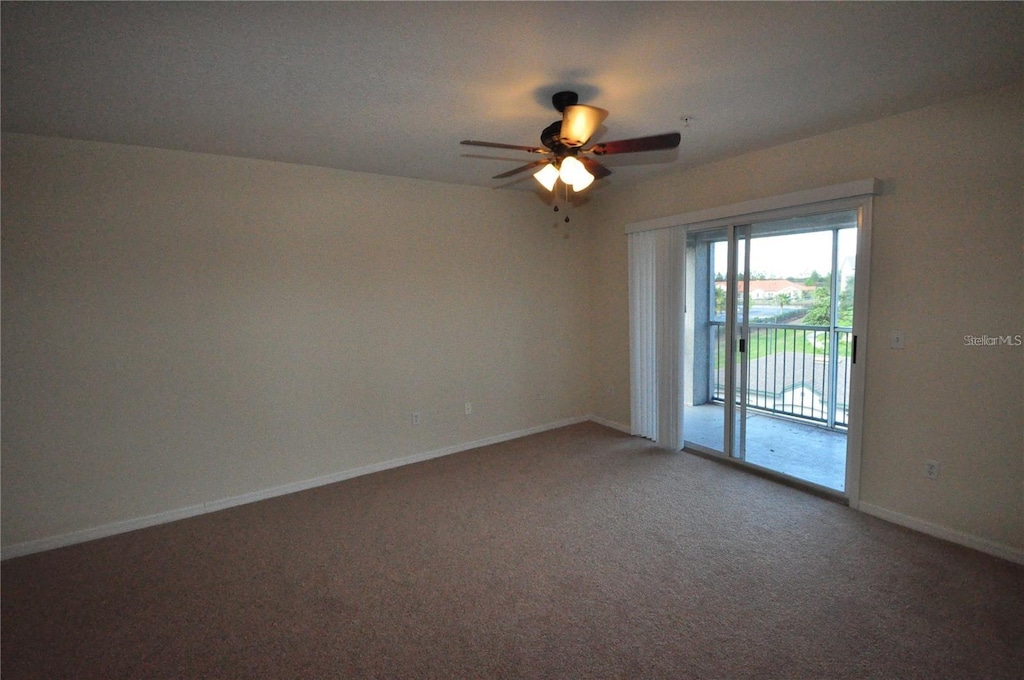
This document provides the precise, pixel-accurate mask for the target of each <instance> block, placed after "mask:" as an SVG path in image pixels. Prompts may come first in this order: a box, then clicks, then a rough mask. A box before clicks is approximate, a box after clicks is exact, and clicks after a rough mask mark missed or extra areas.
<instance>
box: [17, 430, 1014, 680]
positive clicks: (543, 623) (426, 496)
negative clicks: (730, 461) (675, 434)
mask: <svg viewBox="0 0 1024 680" xmlns="http://www.w3.org/2000/svg"><path fill="white" fill-rule="evenodd" d="M2 579H3V586H2V587H3V601H2V625H3V628H2V669H0V670H2V673H3V678H4V680H15V679H16V678H47V679H53V678H76V679H77V678H105V679H107V678H928V679H933V678H958V679H959V678H1015V679H1016V678H1021V677H1024V567H1022V566H1020V565H1015V564H1013V563H1010V562H1007V561H1004V560H1000V559H997V558H994V557H990V556H987V555H984V554H981V553H978V552H974V551H972V550H968V549H966V548H962V547H959V546H956V545H952V544H949V543H945V542H942V541H939V540H936V539H933V538H930V537H927V536H923V535H919V534H916V533H914V532H911V531H908V530H905V529H902V528H900V527H898V526H895V525H891V524H888V523H886V522H883V521H881V520H878V519H875V518H872V517H869V516H866V515H863V514H860V513H857V512H854V511H852V510H850V509H849V508H846V507H844V506H842V505H839V504H836V503H833V502H830V501H827V500H823V499H821V498H817V497H814V496H811V495H808V494H805V493H802V492H800V491H798V490H795V489H792V488H789V487H786V486H783V485H780V484H777V483H774V482H771V481H769V480H765V479H761V478H759V477H756V476H751V475H748V474H745V473H743V472H741V471H738V470H735V469H732V468H730V467H728V466H724V465H720V464H717V463H715V462H713V461H709V460H705V459H702V458H699V457H696V456H691V455H688V454H684V453H676V454H672V453H667V452H664V451H659V450H658V449H655V448H653V447H651V446H649V445H648V444H646V443H645V442H644V441H642V440H638V439H635V438H631V437H628V436H626V435H623V434H621V433H618V432H615V431H613V430H610V429H607V428H604V427H601V426H599V425H595V424H592V423H585V424H582V425H576V426H572V427H567V428H563V429H560V430H556V431H552V432H547V433H543V434H539V435H535V436H531V437H526V438H523V439H519V440H516V441H512V442H507V443H504V444H498V445H494V446H488V447H485V448H481V449H476V450H474V451H467V452H464V453H460V454H455V455H452V456H448V457H446V458H440V459H436V460H432V461H428V462H425V463H420V464H416V465H411V466H407V467H404V468H399V469H394V470H389V471H386V472H381V473H378V474H374V475H370V476H366V477H361V478H357V479H352V480H348V481H345V482H341V483H338V484H333V485H330V486H325V487H320V488H317V489H313V490H310V491H305V492H302V493H297V494H293V495H290V496H283V497H280V498H275V499H272V500H268V501H263V502H259V503H254V504H251V505H246V506H241V507H237V508H232V509H229V510H224V511H221V512H217V513H214V514H210V515H205V516H201V517H196V518H192V519H187V520H182V521H179V522H174V523H172V524H166V525H162V526H158V527H153V528H150V529H144V530H141V531H136V532H132V533H129V534H122V535H120V536H114V537H111V538H106V539H102V540H97V541H93V542H90V543H87V544H81V545H77V546H71V547H68V548H62V549H58V550H53V551H50V552H47V553H41V554H37V555H30V556H26V557H20V558H14V559H10V560H7V561H6V562H4V563H3V565H2Z"/></svg>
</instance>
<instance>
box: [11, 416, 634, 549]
mask: <svg viewBox="0 0 1024 680" xmlns="http://www.w3.org/2000/svg"><path fill="white" fill-rule="evenodd" d="M587 420H592V418H591V417H589V416H577V417H574V418H565V419H563V420H557V421H555V422H552V423H547V424H545V425H538V426H536V427H530V428H526V429H523V430H516V431H515V432H507V433H505V434H500V435H495V436H493V437H486V438H484V439H478V440H476V441H471V442H466V443H464V444H456V445H454V446H447V447H445V448H442V449H434V450H433V451H424V452H422V453H415V454H412V455H410V456H404V457H402V458H394V459H392V460H385V461H381V462H380V463H373V464H372V465H363V466H361V467H357V468H352V469H349V470H342V471H341V472H335V473H332V474H329V475H323V476H321V477H314V478H313V479H306V480H302V481H299V482H292V483H290V484H282V485H280V486H274V487H271V488H269V489H260V490H258V491H252V492H249V493H245V494H241V495H239V496H231V497H229V498H221V499H218V500H213V501H208V502H205V503H199V504H197V505H190V506H188V507H184V508H176V509H174V510H168V511H166V512H160V513H157V514H155V515H146V516H144V517H135V518H132V519H127V520H122V521H119V522H111V523H110V524H103V525H101V526H97V527H91V528H88V529H82V530H79V531H73V532H70V533H67V534H61V535H59V536H48V537H46V538H40V539H36V540H33V541H25V542H23V543H15V544H13V545H9V546H4V547H3V550H2V554H0V559H8V558H10V557H21V556H22V555H30V554H32V553H37V552H43V551H44V550H53V549H54V548H63V547H65V546H69V545H74V544H76V543H84V542H85V541H92V540H95V539H97V538H105V537H107V536H113V535H115V534H123V533H126V532H128V531H135V530H136V529H145V528H146V527H151V526H156V525H157V524H165V523H167V522H174V521H177V520H179V519H186V518H188V517H195V516H196V515H202V514H205V513H208V512H216V511H218V510H225V509H227V508H233V507H235V506H236V505H245V504H246V503H255V502H256V501H262V500H266V499H268V498H274V497H275V496H283V495H285V494H289V493H295V492H297V491H305V490H306V489H312V488H315V487H318V486H324V485H325V484H334V483H335V482H342V481H344V480H346V479H352V478H353V477H361V476H362V475H369V474H372V473H374V472H381V471H383V470H389V469H391V468H396V467H401V466H403V465H411V464H412V463H419V462H421V461H425V460H430V459H431V458H440V457H442V456H448V455H451V454H453V453H459V452H460V451H468V450H470V449H476V448H480V447H481V446H488V445H490V444H499V443H501V442H505V441H509V440H512V439H518V438H520V437H526V436H528V435H531V434H539V433H541V432H546V431H548V430H555V429H558V428H560V427H565V426H567V425H575V424H577V423H582V422H585V421H587ZM602 424H604V423H602ZM610 426H611V427H614V425H610Z"/></svg>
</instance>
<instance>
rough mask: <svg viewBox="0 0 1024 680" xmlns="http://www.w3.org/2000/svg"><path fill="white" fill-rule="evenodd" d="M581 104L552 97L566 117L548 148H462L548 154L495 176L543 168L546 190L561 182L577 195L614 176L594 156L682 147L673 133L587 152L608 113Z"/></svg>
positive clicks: (563, 95)
mask: <svg viewBox="0 0 1024 680" xmlns="http://www.w3.org/2000/svg"><path fill="white" fill-rule="evenodd" d="M578 102H579V95H577V94H576V93H575V92H571V91H563V92H556V93H555V94H554V95H553V96H552V97H551V103H552V105H553V106H554V107H555V109H556V110H557V111H558V112H559V113H561V114H562V119H561V120H556V121H555V122H554V123H552V124H551V125H549V126H547V127H546V128H544V130H543V132H541V135H540V141H541V144H543V145H544V146H543V148H541V147H532V146H519V145H516V144H502V143H498V142H478V141H475V140H469V139H467V140H463V141H462V144H467V145H470V146H486V147H490V148H495V149H514V150H517V151H526V152H529V153H540V154H545V155H547V158H546V159H544V160H539V161H532V162H530V163H527V164H526V165H523V166H520V167H518V168H515V169H513V170H509V171H507V172H503V173H501V174H499V175H495V176H494V179H503V178H505V177H511V176H513V175H516V174H519V173H520V172H524V171H526V170H532V169H533V168H536V167H538V166H543V167H541V168H540V170H538V171H537V172H535V173H534V175H533V176H534V178H536V180H537V181H538V182H539V183H540V184H541V185H542V186H543V187H544V188H545V189H547V190H548V191H554V190H555V184H556V183H557V182H558V181H559V180H561V182H562V183H563V184H564V185H566V187H572V190H573V191H575V192H577V193H578V192H580V191H583V190H584V189H586V188H587V187H589V186H590V185H591V184H593V182H594V180H595V179H600V178H602V177H607V176H608V175H610V174H611V173H612V171H611V170H609V169H608V168H606V167H605V166H604V165H602V164H601V163H598V162H597V161H596V160H594V159H593V158H591V157H590V156H591V155H595V156H606V155H608V154H616V153H634V152H638V151H658V150H661V149H674V148H676V147H678V146H679V142H680V139H681V137H680V135H679V133H678V132H669V133H666V134H661V135H652V136H649V137H637V138H634V139H622V140H618V141H613V142H603V143H600V144H594V145H592V146H590V147H587V148H584V146H586V144H587V143H588V142H589V141H590V139H591V138H592V137H593V136H594V133H596V132H597V130H598V128H600V127H601V123H602V122H603V121H604V119H605V118H607V117H608V112H607V111H605V110H604V109H599V108H597V107H596V106H587V105H585V104H579V103H578Z"/></svg>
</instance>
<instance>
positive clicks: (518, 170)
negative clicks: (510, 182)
mask: <svg viewBox="0 0 1024 680" xmlns="http://www.w3.org/2000/svg"><path fill="white" fill-rule="evenodd" d="M548 163H550V161H549V160H548V159H546V158H545V159H544V160H539V161H534V162H532V163H527V164H526V165H522V166H520V167H518V168H516V169H515V170H509V171H508V172H503V173H501V174H500V175H495V176H494V177H492V178H491V179H505V178H506V177H511V176H512V175H518V174H519V173H521V172H526V171H527V170H530V169H532V168H536V167H537V166H539V165H547V164H548Z"/></svg>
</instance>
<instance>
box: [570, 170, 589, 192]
mask: <svg viewBox="0 0 1024 680" xmlns="http://www.w3.org/2000/svg"><path fill="white" fill-rule="evenodd" d="M593 183H594V176H593V175H591V174H590V172H588V171H587V170H586V169H584V170H583V174H582V175H581V176H580V177H577V178H576V181H575V182H573V183H572V190H573V191H575V192H576V193H579V192H581V191H583V190H584V189H586V188H587V187H589V186H590V185H591V184H593Z"/></svg>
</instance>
